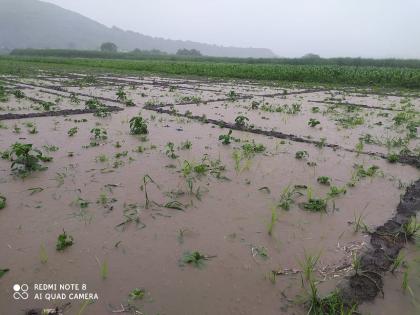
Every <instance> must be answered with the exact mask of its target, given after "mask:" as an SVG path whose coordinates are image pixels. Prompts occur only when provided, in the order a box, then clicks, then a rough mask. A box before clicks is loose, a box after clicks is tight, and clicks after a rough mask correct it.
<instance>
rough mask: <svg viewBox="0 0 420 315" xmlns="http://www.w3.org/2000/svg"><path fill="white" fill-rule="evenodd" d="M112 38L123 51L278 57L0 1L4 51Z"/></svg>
mask: <svg viewBox="0 0 420 315" xmlns="http://www.w3.org/2000/svg"><path fill="white" fill-rule="evenodd" d="M98 10H100V8H98ZM140 18H141V17H140ZM108 41H109V42H113V43H115V44H116V45H117V46H118V47H119V49H120V50H123V51H131V50H134V49H141V50H152V49H159V50H161V51H164V52H167V53H171V54H173V53H176V52H177V50H178V49H182V48H187V49H197V50H199V51H200V52H201V53H202V54H203V55H207V56H215V57H254V58H272V57H275V54H274V53H273V52H272V51H271V50H269V49H265V48H239V47H223V46H217V45H209V44H204V43H198V42H192V41H180V40H170V39H163V38H156V37H151V36H147V35H143V34H140V33H136V32H132V31H124V30H122V29H119V28H117V27H112V28H109V27H107V26H105V25H102V24H100V23H98V22H96V21H94V20H92V19H89V18H87V17H85V16H83V15H81V14H78V13H75V12H72V11H69V10H66V9H63V8H61V7H59V6H57V5H54V4H51V3H46V2H42V1H38V0H0V50H2V51H3V52H4V51H10V50H12V49H15V48H51V49H52V48H55V49H83V50H96V49H99V47H100V45H101V44H102V43H103V42H108Z"/></svg>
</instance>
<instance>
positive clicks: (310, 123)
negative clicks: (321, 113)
mask: <svg viewBox="0 0 420 315" xmlns="http://www.w3.org/2000/svg"><path fill="white" fill-rule="evenodd" d="M320 123H321V122H320V121H319V120H318V119H315V118H310V119H309V121H308V126H310V127H316V126H317V125H319V124H320Z"/></svg>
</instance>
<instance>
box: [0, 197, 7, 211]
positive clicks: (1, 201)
mask: <svg viewBox="0 0 420 315" xmlns="http://www.w3.org/2000/svg"><path fill="white" fill-rule="evenodd" d="M6 200H7V199H6V197H4V196H2V195H0V210H1V209H4V208H6Z"/></svg>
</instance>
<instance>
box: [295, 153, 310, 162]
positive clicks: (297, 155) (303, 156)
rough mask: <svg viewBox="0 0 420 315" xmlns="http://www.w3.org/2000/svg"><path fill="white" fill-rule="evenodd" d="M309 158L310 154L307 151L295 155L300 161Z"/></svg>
mask: <svg viewBox="0 0 420 315" xmlns="http://www.w3.org/2000/svg"><path fill="white" fill-rule="evenodd" d="M308 157H309V154H308V152H307V151H297V152H296V153H295V158H297V159H298V160H303V159H307V158H308Z"/></svg>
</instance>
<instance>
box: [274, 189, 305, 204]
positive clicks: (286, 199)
mask: <svg viewBox="0 0 420 315" xmlns="http://www.w3.org/2000/svg"><path fill="white" fill-rule="evenodd" d="M300 196H302V193H301V192H300V191H299V188H298V187H296V186H291V185H288V186H286V188H284V189H283V191H282V193H281V195H280V201H279V203H278V205H277V206H278V207H280V208H282V209H283V210H289V209H290V206H291V205H292V204H294V203H295V199H296V198H298V197H300Z"/></svg>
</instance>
